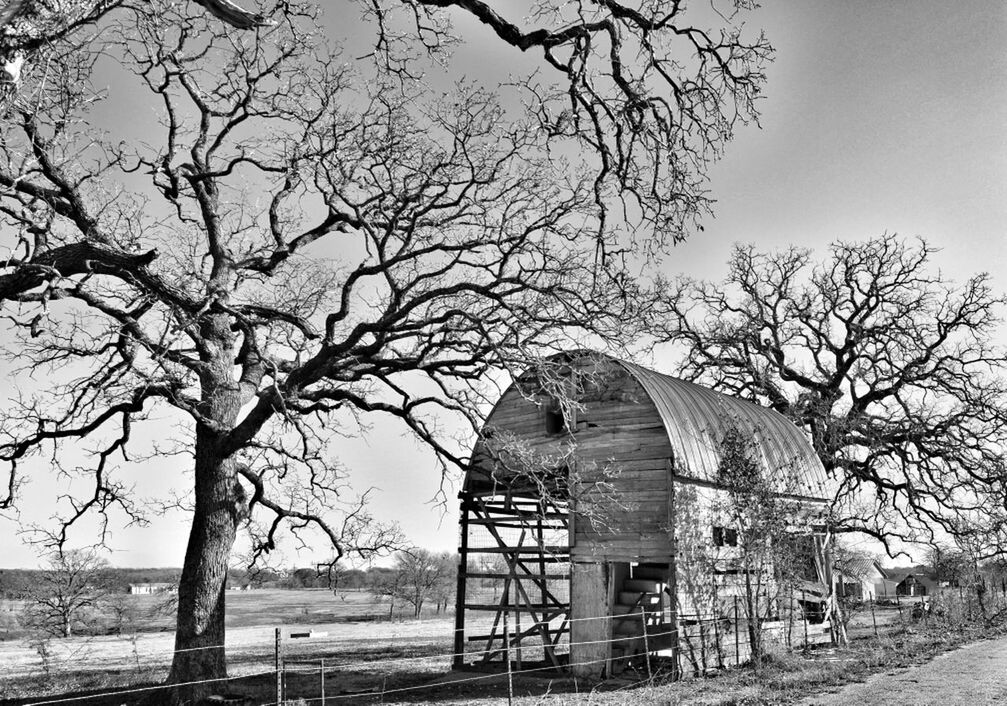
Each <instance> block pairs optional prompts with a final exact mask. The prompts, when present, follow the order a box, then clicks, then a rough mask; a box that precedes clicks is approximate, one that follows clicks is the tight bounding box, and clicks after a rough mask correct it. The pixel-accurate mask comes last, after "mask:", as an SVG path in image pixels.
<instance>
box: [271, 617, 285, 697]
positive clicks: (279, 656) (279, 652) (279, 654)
mask: <svg viewBox="0 0 1007 706" xmlns="http://www.w3.org/2000/svg"><path fill="white" fill-rule="evenodd" d="M280 630H281V629H280V628H276V642H275V645H274V646H273V657H274V658H275V661H276V703H277V704H281V706H282V704H283V641H282V638H281V632H280Z"/></svg>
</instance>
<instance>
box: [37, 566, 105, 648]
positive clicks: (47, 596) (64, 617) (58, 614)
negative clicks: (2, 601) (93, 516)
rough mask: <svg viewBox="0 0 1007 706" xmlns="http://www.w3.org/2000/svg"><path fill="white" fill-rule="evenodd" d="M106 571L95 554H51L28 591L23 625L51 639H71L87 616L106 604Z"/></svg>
mask: <svg viewBox="0 0 1007 706" xmlns="http://www.w3.org/2000/svg"><path fill="white" fill-rule="evenodd" d="M107 567H108V562H106V561H105V559H104V558H102V557H101V556H100V555H98V554H97V553H96V552H95V551H94V550H88V549H74V550H67V551H63V552H56V553H53V554H52V555H51V556H50V557H49V560H48V562H47V564H46V566H45V567H44V568H43V569H42V570H40V571H39V572H37V574H36V575H35V580H34V581H33V582H32V584H31V586H30V587H29V588H28V592H27V595H26V596H25V599H26V605H25V613H24V616H23V620H24V622H25V624H26V625H28V626H29V627H32V628H34V629H36V630H38V631H40V632H42V633H44V634H45V635H49V636H52V637H72V636H73V634H74V631H75V629H76V627H77V626H78V625H79V624H80V623H81V621H82V619H83V618H84V616H85V615H86V613H87V612H88V611H90V610H92V609H95V608H97V607H99V606H100V605H101V604H102V602H103V601H104V600H105V596H106V595H107V590H106V586H105V583H106V579H107V575H106V574H107Z"/></svg>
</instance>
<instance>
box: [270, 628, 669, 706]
mask: <svg viewBox="0 0 1007 706" xmlns="http://www.w3.org/2000/svg"><path fill="white" fill-rule="evenodd" d="M674 632H675V631H674V630H672V631H669V632H667V633H654V634H653V635H651V637H659V636H661V635H663V634H669V635H670V634H672V633H674ZM640 637H641V636H637V637H636V638H634V639H640ZM596 642H607V641H604V640H602V641H596ZM573 644H595V643H573ZM636 657H638V655H622V656H620V657H605V658H602V659H594V660H588V661H585V662H575V663H571V664H567V665H564V666H567V667H584V666H588V665H591V664H600V663H602V662H613V661H617V660H621V659H634V658H636ZM555 669H556V667H555V666H554V665H549V666H548V667H534V668H531V669H518V670H516V671H513V672H497V673H494V674H479V675H477V676H474V677H465V678H462V679H452V680H451V681H450V682H446V683H444V684H417V685H415V686H405V687H399V688H396V689H382V690H381V691H372V692H355V693H353V694H334V695H332V696H329V695H326V696H325V697H324V699H325V700H326V701H328V700H329V699H333V700H336V699H351V698H357V699H359V698H368V697H374V696H377V697H384V696H387V695H388V694H398V693H402V692H406V691H419V690H421V689H431V688H435V687H437V686H442V685H443V686H449V685H454V684H463V683H465V682H473V681H480V680H484V679H497V678H500V677H506V676H508V674H510V675H517V676H520V675H524V674H530V673H533V672H545V671H552V670H555ZM641 683H642V682H641ZM322 699H323V697H321V696H319V697H315V698H308V699H306V698H303V697H298V700H299V701H303V702H305V703H311V702H313V701H321V700H322ZM264 706H283V704H282V703H281V702H277V701H271V702H269V703H268V704H265V705H264Z"/></svg>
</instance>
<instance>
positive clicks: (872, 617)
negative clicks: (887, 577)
mask: <svg viewBox="0 0 1007 706" xmlns="http://www.w3.org/2000/svg"><path fill="white" fill-rule="evenodd" d="M871 622H872V623H874V637H877V636H878V619H877V616H875V615H874V596H871Z"/></svg>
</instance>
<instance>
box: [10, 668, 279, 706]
mask: <svg viewBox="0 0 1007 706" xmlns="http://www.w3.org/2000/svg"><path fill="white" fill-rule="evenodd" d="M263 674H276V670H275V669H268V670H266V671H264V672H254V673H252V674H242V675H241V676H234V677H217V678H216V679H199V680H197V681H186V682H178V683H176V684H158V685H157V686H141V687H137V688H133V689H118V690H116V691H105V692H101V693H97V694H87V695H86V696H68V697H65V698H60V699H46V700H45V701H30V702H28V704H27V705H26V706H44V704H65V703H70V702H71V701H83V700H85V699H97V698H100V697H104V696H121V695H123V694H139V693H142V692H145V691H161V690H162V689H177V688H179V687H182V686H197V685H199V684H213V683H219V682H222V681H234V680H235V679H248V678H249V677H259V676H262V675H263Z"/></svg>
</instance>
